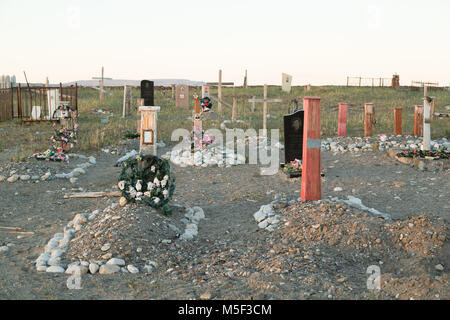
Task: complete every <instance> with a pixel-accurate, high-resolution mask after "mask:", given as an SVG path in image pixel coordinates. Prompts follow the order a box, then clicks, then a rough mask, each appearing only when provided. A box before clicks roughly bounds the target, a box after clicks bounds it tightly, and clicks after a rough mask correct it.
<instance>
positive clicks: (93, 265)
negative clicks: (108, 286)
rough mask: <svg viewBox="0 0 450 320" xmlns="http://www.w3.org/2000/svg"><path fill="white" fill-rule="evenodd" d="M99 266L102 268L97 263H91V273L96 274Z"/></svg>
mask: <svg viewBox="0 0 450 320" xmlns="http://www.w3.org/2000/svg"><path fill="white" fill-rule="evenodd" d="M99 268H100V267H99V265H98V264H96V263H91V264H89V272H90V273H91V274H96V273H97V271H98V269H99Z"/></svg>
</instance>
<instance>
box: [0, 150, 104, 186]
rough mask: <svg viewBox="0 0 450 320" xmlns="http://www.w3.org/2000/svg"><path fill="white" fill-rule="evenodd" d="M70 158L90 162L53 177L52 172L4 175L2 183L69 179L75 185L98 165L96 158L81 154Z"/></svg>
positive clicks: (72, 155) (0, 178)
mask: <svg viewBox="0 0 450 320" xmlns="http://www.w3.org/2000/svg"><path fill="white" fill-rule="evenodd" d="M70 156H71V157H78V158H80V159H87V160H88V161H87V162H85V163H81V164H79V165H77V167H76V168H75V169H73V170H72V171H71V172H68V173H57V174H55V175H52V173H51V171H50V170H49V171H47V172H46V173H45V174H43V175H42V176H39V175H32V174H28V173H27V174H23V175H20V174H17V173H14V174H13V175H11V176H10V177H8V178H6V177H5V176H3V175H0V182H5V181H6V182H9V183H14V182H20V181H22V182H25V181H30V182H39V181H50V180H54V179H68V180H69V181H70V183H72V184H74V183H76V182H77V181H78V176H80V175H84V174H86V169H87V168H89V167H90V166H93V165H95V164H96V163H97V160H96V158H95V157H93V156H90V157H87V156H84V155H81V154H70Z"/></svg>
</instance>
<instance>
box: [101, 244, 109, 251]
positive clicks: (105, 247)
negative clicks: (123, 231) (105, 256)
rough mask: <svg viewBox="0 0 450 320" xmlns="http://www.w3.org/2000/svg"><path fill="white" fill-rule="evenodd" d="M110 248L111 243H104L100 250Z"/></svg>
mask: <svg viewBox="0 0 450 320" xmlns="http://www.w3.org/2000/svg"><path fill="white" fill-rule="evenodd" d="M110 248H111V244H110V243H105V244H104V245H103V246H102V247H101V248H100V250H102V251H108V250H109V249H110Z"/></svg>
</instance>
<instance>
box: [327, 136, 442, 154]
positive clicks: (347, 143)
mask: <svg viewBox="0 0 450 320" xmlns="http://www.w3.org/2000/svg"><path fill="white" fill-rule="evenodd" d="M422 144H423V138H422V137H415V136H400V135H397V136H395V135H390V136H387V135H378V136H377V137H366V138H361V137H344V138H340V137H336V138H328V139H324V140H322V151H331V152H364V151H377V150H379V151H385V150H388V149H390V148H396V149H402V150H411V151H412V150H420V148H421V147H422ZM431 147H432V150H441V149H443V148H444V149H447V150H450V142H449V141H448V140H447V139H446V138H445V137H444V138H441V139H437V140H433V141H431Z"/></svg>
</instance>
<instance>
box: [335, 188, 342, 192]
mask: <svg viewBox="0 0 450 320" xmlns="http://www.w3.org/2000/svg"><path fill="white" fill-rule="evenodd" d="M333 190H334V191H335V192H340V191H342V190H344V189H342V188H341V187H336V188H334V189H333Z"/></svg>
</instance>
